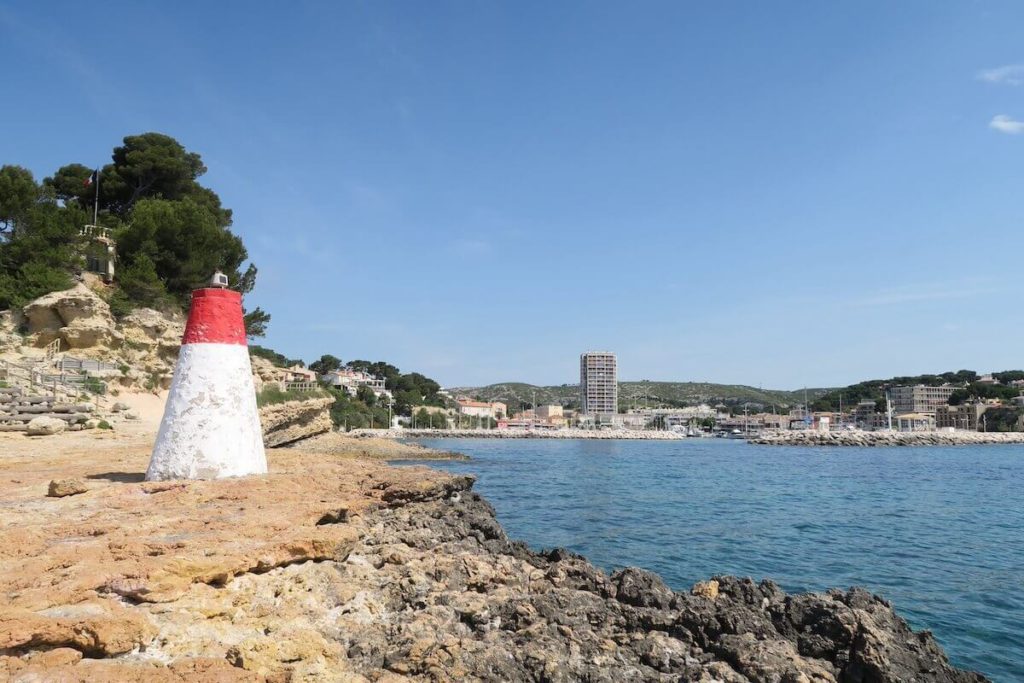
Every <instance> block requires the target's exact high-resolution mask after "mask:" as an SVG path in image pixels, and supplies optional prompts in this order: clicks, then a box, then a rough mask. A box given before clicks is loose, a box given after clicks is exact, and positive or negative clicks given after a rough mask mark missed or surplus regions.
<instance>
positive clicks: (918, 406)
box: [889, 384, 954, 415]
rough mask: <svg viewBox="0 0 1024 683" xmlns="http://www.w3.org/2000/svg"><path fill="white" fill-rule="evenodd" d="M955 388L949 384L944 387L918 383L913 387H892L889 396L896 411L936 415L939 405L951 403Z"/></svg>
mask: <svg viewBox="0 0 1024 683" xmlns="http://www.w3.org/2000/svg"><path fill="white" fill-rule="evenodd" d="M953 388H954V387H951V386H949V385H948V384H947V385H946V386H942V387H929V386H925V385H924V384H918V385H917V386H913V387H892V388H890V389H889V398H890V400H891V401H892V409H893V411H894V412H896V413H927V414H928V415H935V410H936V409H937V408H938V407H939V406H944V405H946V404H947V403H949V397H950V396H951V395H952V394H953Z"/></svg>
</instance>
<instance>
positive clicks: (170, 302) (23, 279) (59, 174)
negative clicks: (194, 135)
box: [0, 133, 270, 336]
mask: <svg viewBox="0 0 1024 683" xmlns="http://www.w3.org/2000/svg"><path fill="white" fill-rule="evenodd" d="M205 172H206V166H204V165H203V162H202V158H201V157H200V156H199V154H197V153H195V152H189V151H188V150H186V149H185V148H184V147H183V146H182V145H181V144H180V143H179V142H178V141H177V140H175V139H174V138H172V137H170V136H167V135H163V134H161V133H144V134H142V135H129V136H127V137H125V138H124V140H123V144H121V145H119V146H117V147H115V148H114V150H113V153H112V154H111V163H109V164H107V165H106V166H104V167H103V168H102V169H99V174H98V176H97V175H96V174H95V173H94V170H93V169H92V168H89V167H87V166H84V165H82V164H78V163H72V164H67V165H65V166H62V167H60V168H59V169H57V170H56V172H55V173H54V174H53V175H52V176H49V177H47V178H45V179H43V181H42V182H37V181H36V179H35V177H34V176H33V174H32V172H31V171H29V170H28V169H25V168H22V167H20V166H14V165H6V166H2V167H0V309H4V308H11V307H15V306H21V305H23V304H25V303H26V302H28V301H30V300H32V299H35V298H37V297H39V296H42V295H44V294H47V293H49V292H52V291H58V290H63V289H67V288H69V287H70V286H71V284H72V276H73V275H74V274H75V273H76V272H77V271H80V270H81V269H82V266H83V254H84V251H85V247H86V244H87V238H85V237H82V236H80V234H79V233H80V231H81V229H82V228H83V227H84V226H85V225H86V224H89V223H91V222H92V218H93V216H92V211H93V206H94V204H98V217H97V223H98V224H99V227H102V228H108V229H110V230H111V231H112V233H113V236H114V239H115V240H116V241H117V249H118V254H117V256H118V270H117V274H116V280H115V284H116V287H114V288H112V289H111V291H110V293H109V299H110V301H109V303H110V305H111V310H112V311H113V313H114V314H115V315H116V316H122V315H125V314H127V313H128V312H129V311H130V310H131V309H133V308H138V307H148V308H157V309H167V308H169V307H180V306H182V305H184V304H185V303H186V302H187V300H188V296H189V293H190V292H191V291H192V290H193V289H195V288H196V287H198V286H201V285H202V284H203V283H204V282H206V281H207V280H208V278H209V277H210V275H211V274H212V273H213V271H214V270H218V269H219V270H221V271H222V272H223V273H225V274H226V275H227V276H228V281H229V282H230V284H231V286H232V287H233V288H235V289H237V290H239V291H241V292H242V293H243V294H246V293H248V292H250V291H251V290H252V288H253V287H254V286H255V284H256V267H255V266H254V265H252V264H249V265H248V267H247V268H246V269H245V270H243V269H242V266H243V265H244V264H245V262H246V260H247V259H248V252H247V251H246V249H245V245H244V244H243V243H242V240H241V238H240V237H239V236H238V235H236V234H234V233H233V232H232V231H231V224H232V217H231V210H230V209H228V208H226V207H224V206H222V205H221V201H220V197H218V196H217V193H216V192H214V191H213V190H211V189H210V188H207V187H204V186H202V185H201V184H200V183H199V178H200V177H201V176H202V175H203V174H204V173H205ZM97 183H98V185H97ZM97 190H98V191H97ZM269 321H270V316H269V315H268V314H267V313H266V312H265V311H263V310H261V309H259V308H256V309H253V310H251V311H248V312H247V313H246V328H247V331H248V332H249V333H250V335H251V336H262V335H263V334H264V333H265V331H266V325H267V323H268V322H269Z"/></svg>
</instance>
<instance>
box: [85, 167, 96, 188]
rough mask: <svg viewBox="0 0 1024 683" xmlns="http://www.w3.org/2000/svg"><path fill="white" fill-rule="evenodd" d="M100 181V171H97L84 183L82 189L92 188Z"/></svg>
mask: <svg viewBox="0 0 1024 683" xmlns="http://www.w3.org/2000/svg"><path fill="white" fill-rule="evenodd" d="M99 179H100V171H99V169H96V170H95V171H93V172H92V173H91V174H89V177H88V178H86V179H85V180H83V181H82V187H90V186H91V185H92V184H93V183H95V182H96V181H97V180H99Z"/></svg>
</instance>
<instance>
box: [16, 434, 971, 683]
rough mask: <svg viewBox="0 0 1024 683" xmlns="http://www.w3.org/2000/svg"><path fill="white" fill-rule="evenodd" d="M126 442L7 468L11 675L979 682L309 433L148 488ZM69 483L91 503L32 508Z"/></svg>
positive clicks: (868, 627) (790, 601)
mask: <svg viewBox="0 0 1024 683" xmlns="http://www.w3.org/2000/svg"><path fill="white" fill-rule="evenodd" d="M93 436H94V435H89V436H85V435H82V437H80V438H83V439H85V438H91V437H93ZM58 443H63V442H58ZM10 444H12V445H13V444H32V442H30V441H28V440H26V439H16V440H11V442H10ZM124 444H125V442H124V441H120V440H119V441H113V440H112V441H109V442H107V443H106V444H104V447H103V448H101V449H94V450H87V451H79V450H75V451H73V457H68V453H65V454H64V456H63V458H64V459H63V460H61V459H59V457H58V456H54V455H47V454H39V457H36V458H27V457H14V458H11V459H10V460H5V472H4V475H5V476H4V477H3V478H0V500H3V501H4V505H3V506H0V525H2V526H3V527H4V528H5V530H6V532H5V533H6V534H7V538H6V539H5V540H6V541H7V542H5V543H4V544H3V545H0V595H3V596H4V605H3V609H2V610H0V679H5V680H6V679H13V680H26V681H27V680H71V681H83V680H101V681H122V680H132V681H134V680H139V681H175V682H176V683H180V681H183V680H188V681H193V680H194V681H229V680H230V681H233V680H272V681H288V680H291V681H346V682H353V683H355V682H359V683H366V682H367V681H379V682H381V683H383V682H385V681H398V680H416V681H539V680H546V681H566V682H568V681H582V680H586V681H594V682H595V683H597V682H604V683H612V682H614V681H636V682H643V683H646V682H651V683H655V682H656V683H668V682H669V681H671V682H673V683H674V682H677V681H705V682H710V681H721V682H728V683H744V682H749V681H758V682H761V683H767V682H773V683H801V682H803V683H831V682H834V681H863V682H866V681H874V682H877V683H895V682H897V681H917V682H918V683H978V682H980V681H984V680H985V679H984V678H983V677H982V676H980V675H978V674H972V673H969V672H966V671H962V670H958V669H956V668H954V667H952V666H951V665H950V664H949V662H948V661H947V659H946V657H945V654H944V653H943V652H942V650H941V648H939V646H938V645H937V644H936V642H935V640H934V638H933V637H932V636H931V634H930V633H928V632H926V631H921V632H914V631H912V630H911V629H910V628H909V626H908V625H907V624H906V622H905V621H903V619H901V618H900V617H899V616H898V615H897V614H896V613H895V612H894V611H893V609H892V607H891V606H890V605H889V604H888V603H886V602H885V601H884V600H882V599H880V598H878V597H876V596H873V595H871V594H870V593H868V592H866V591H864V590H859V589H853V590H849V591H845V592H844V591H832V592H829V593H826V594H805V595H787V594H786V593H785V592H783V591H782V589H781V588H779V587H778V586H777V585H775V584H774V583H772V582H770V581H761V582H759V583H758V582H754V581H752V580H750V579H741V578H735V577H729V576H717V577H715V578H714V579H713V580H712V581H713V582H714V583H715V584H717V586H718V594H717V597H716V598H715V599H714V600H710V599H708V597H706V594H707V592H708V591H702V592H703V593H704V594H702V595H693V594H691V592H689V591H686V592H677V591H674V590H673V589H672V588H670V587H669V586H667V585H665V583H664V582H663V581H662V580H661V579H660V578H659V577H658V576H657V575H655V574H652V573H651V572H647V571H644V570H641V569H636V568H629V569H625V570H622V571H620V572H616V573H615V574H613V575H612V576H607V575H606V574H605V573H604V572H603V571H601V570H600V569H598V568H596V567H594V566H593V565H592V564H591V563H590V562H588V561H587V560H586V558H584V557H581V556H580V555H577V554H575V553H572V552H569V551H566V550H560V549H555V550H551V551H544V552H536V551H533V550H530V549H529V548H527V547H525V546H524V545H523V544H521V543H517V542H515V541H512V540H510V539H509V538H508V536H507V535H506V534H505V531H504V530H503V529H502V527H501V525H500V524H498V522H497V519H496V518H495V512H494V509H493V508H492V507H491V506H490V505H489V504H488V503H487V501H486V500H484V499H483V498H482V497H481V496H480V495H479V494H477V493H475V492H473V490H472V485H473V478H472V477H468V476H451V475H447V474H444V473H442V472H440V471H437V470H430V469H427V468H420V467H401V468H390V467H386V466H384V465H381V464H378V463H373V462H370V461H367V460H361V459H348V458H342V457H338V454H337V453H335V454H334V456H331V455H327V454H319V455H312V454H310V453H308V452H305V451H303V450H302V449H301V442H300V443H299V444H298V445H297V446H296V447H295V448H289V449H277V450H271V451H270V452H269V453H268V455H269V461H270V472H269V473H268V474H267V475H266V476H260V477H248V478H238V479H222V480H215V481H188V482H185V481H171V482H144V481H141V476H142V472H143V470H144V468H145V464H146V461H147V460H148V458H149V442H148V440H147V441H146V442H144V443H139V444H136V445H135V446H132V447H129V446H125V445H124ZM5 445H7V444H5ZM58 469H59V470H63V471H64V472H65V474H66V475H67V476H74V477H80V478H81V479H83V480H86V481H89V482H90V493H89V495H88V496H80V497H73V498H67V499H59V500H51V501H48V502H46V503H45V504H41V503H40V501H39V489H40V487H41V486H42V485H44V484H45V482H46V481H48V479H49V477H50V476H53V475H52V474H48V473H52V472H54V471H55V470H58ZM197 511H198V512H197ZM708 583H709V584H710V583H711V582H708ZM699 592H701V591H699Z"/></svg>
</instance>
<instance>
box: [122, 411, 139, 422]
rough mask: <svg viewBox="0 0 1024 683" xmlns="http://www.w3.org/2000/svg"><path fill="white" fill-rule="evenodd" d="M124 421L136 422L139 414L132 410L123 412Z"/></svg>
mask: <svg viewBox="0 0 1024 683" xmlns="http://www.w3.org/2000/svg"><path fill="white" fill-rule="evenodd" d="M124 419H126V420H138V419H139V414H138V413H136V412H135V411H134V410H129V411H127V412H125V414H124Z"/></svg>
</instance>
